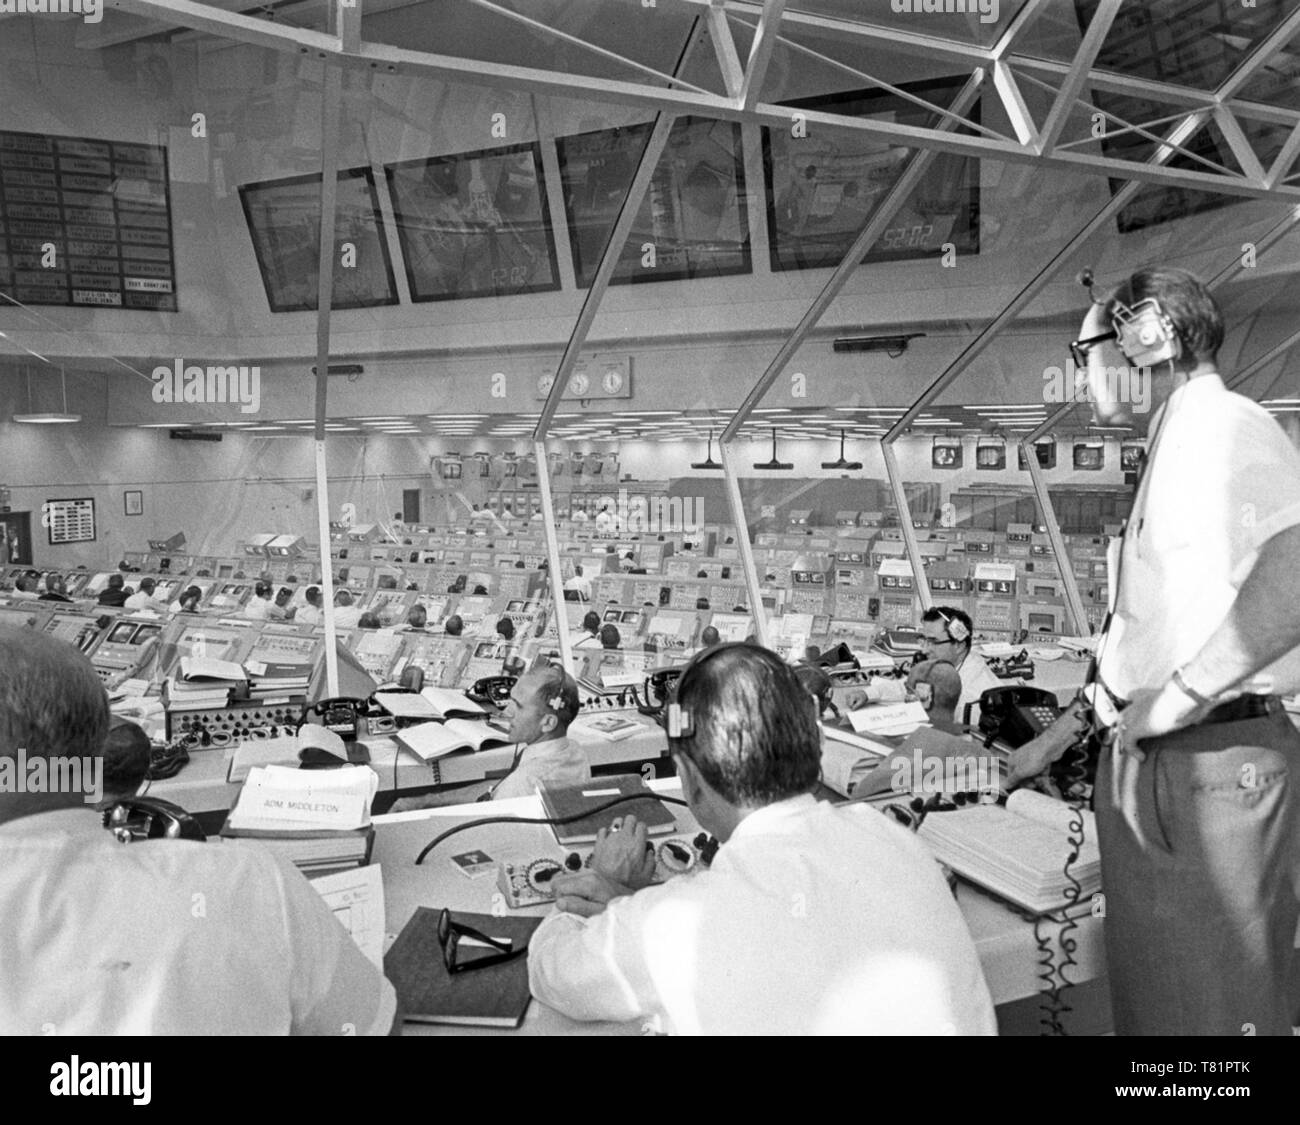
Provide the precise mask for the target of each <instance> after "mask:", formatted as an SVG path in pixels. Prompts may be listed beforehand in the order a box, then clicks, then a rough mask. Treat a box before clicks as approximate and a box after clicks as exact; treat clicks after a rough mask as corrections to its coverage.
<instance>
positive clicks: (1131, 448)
mask: <svg viewBox="0 0 1300 1125" xmlns="http://www.w3.org/2000/svg"><path fill="white" fill-rule="evenodd" d="M1146 455H1147V450H1146V446H1145V445H1143V444H1142V443H1141V442H1140V441H1126V442H1122V443H1121V444H1120V447H1119V467H1120V468H1121V469H1122V470H1123V471H1124V472H1126V473H1137V472H1140V471H1141V470H1142V463H1143V462H1144V461H1145V460H1146Z"/></svg>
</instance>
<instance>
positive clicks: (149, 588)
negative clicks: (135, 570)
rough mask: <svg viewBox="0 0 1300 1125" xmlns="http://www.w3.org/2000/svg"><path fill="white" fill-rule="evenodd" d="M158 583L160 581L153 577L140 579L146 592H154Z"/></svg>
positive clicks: (141, 585)
mask: <svg viewBox="0 0 1300 1125" xmlns="http://www.w3.org/2000/svg"><path fill="white" fill-rule="evenodd" d="M157 585H158V583H157V582H155V581H154V580H153V579H152V578H141V579H140V589H141V590H143V591H144V592H145V593H146V594H152V593H153V592H154V589H155V588H156V587H157Z"/></svg>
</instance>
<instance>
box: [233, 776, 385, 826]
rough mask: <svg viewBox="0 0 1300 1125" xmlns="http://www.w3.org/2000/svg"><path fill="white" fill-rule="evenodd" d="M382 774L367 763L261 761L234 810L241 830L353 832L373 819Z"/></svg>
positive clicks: (234, 816)
mask: <svg viewBox="0 0 1300 1125" xmlns="http://www.w3.org/2000/svg"><path fill="white" fill-rule="evenodd" d="M378 789H379V776H378V775H377V774H376V773H375V772H374V771H373V770H371V769H369V768H367V767H365V766H344V767H342V768H340V769H335V770H297V769H286V768H285V767H283V766H255V767H254V768H253V769H252V770H251V771H250V772H249V775H248V780H247V781H246V782H245V783H244V788H243V790H242V791H241V792H240V794H239V803H238V804H237V805H236V806H235V807H234V809H233V810H232V811H231V813H230V821H229V823H230V827H231V828H235V829H238V830H241V831H253V830H256V831H275V830H283V831H295V830H297V831H301V830H305V829H312V830H317V829H319V830H336V831H349V830H352V829H355V828H363V827H365V826H366V825H367V824H369V823H370V804H371V801H372V800H373V799H374V795H375V793H376V792H378Z"/></svg>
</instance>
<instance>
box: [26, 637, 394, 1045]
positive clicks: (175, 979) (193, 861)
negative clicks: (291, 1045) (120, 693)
mask: <svg viewBox="0 0 1300 1125" xmlns="http://www.w3.org/2000/svg"><path fill="white" fill-rule="evenodd" d="M108 719H109V716H108V701H107V698H106V696H105V694H104V689H103V685H102V684H101V683H100V681H99V678H98V676H97V675H96V673H95V670H94V668H93V667H92V665H91V663H90V661H89V660H88V659H87V658H86V657H84V656H83V655H81V653H79V652H78V651H77V650H76V648H75V647H74V646H72V645H69V644H67V643H66V642H64V641H59V640H56V639H55V638H53V637H48V636H45V635H42V634H40V633H33V632H32V631H31V630H27V629H24V630H16V629H8V628H3V627H0V764H2V765H3V766H6V767H13V766H15V765H17V764H18V763H19V762H21V761H22V760H23V758H20V757H19V756H20V755H23V756H25V761H26V768H25V769H23V768H22V767H21V766H20V768H19V776H28V775H30V774H31V772H32V767H33V766H34V765H35V764H36V763H37V762H38V761H40V762H44V763H46V764H47V769H48V774H49V776H51V777H53V776H59V777H62V778H68V779H70V780H72V786H78V780H80V782H81V784H80V785H79V787H78V788H72V786H68V787H66V788H64V789H62V790H61V791H57V792H34V791H25V792H14V791H13V790H14V788H15V787H13V786H0V1034H3V1035H41V1034H47V1035H48V1034H59V1035H259V1034H261V1035H267V1034H320V1035H348V1034H359V1035H364V1034H379V1035H382V1034H385V1033H387V1032H388V1031H389V1030H390V1029H392V1028H395V1027H399V1026H400V1021H399V1017H398V1015H397V1004H396V997H395V995H394V992H393V988H392V986H391V985H390V984H389V983H388V982H387V981H386V980H385V979H384V977H383V975H382V974H381V973H380V971H379V969H378V968H377V967H376V966H374V965H372V964H371V963H370V961H369V960H367V959H366V957H365V956H364V954H362V952H361V951H360V949H358V948H357V946H356V944H355V943H354V942H353V940H352V938H351V937H350V936H349V935H348V933H347V931H346V930H344V929H343V927H342V926H340V925H339V923H338V922H337V921H336V920H335V918H334V917H333V915H332V913H331V911H330V910H329V908H328V907H327V906H326V905H325V903H324V901H323V900H322V899H321V898H320V896H319V895H318V894H317V893H316V892H315V891H314V890H312V888H311V886H310V885H309V884H308V883H307V881H306V880H305V879H304V878H303V877H302V875H301V874H300V873H299V872H298V871H297V870H295V869H294V868H293V867H292V866H291V865H289V864H287V863H284V862H282V861H280V860H278V859H276V858H275V857H274V856H273V855H272V854H271V853H270V852H269V851H267V850H266V849H264V848H262V847H261V846H260V845H258V844H257V843H255V842H253V841H244V842H243V843H241V844H240V846H238V847H231V846H229V845H226V846H222V845H219V844H212V843H207V844H202V843H195V842H192V841H189V840H168V839H159V840H148V841H141V842H138V843H133V844H129V845H127V846H125V847H123V845H122V844H119V843H118V842H117V840H116V839H115V838H114V837H113V836H112V835H111V834H110V833H108V832H106V831H104V829H103V828H102V827H101V825H100V814H99V813H98V812H96V811H95V809H94V801H95V799H96V798H97V796H98V795H102V788H103V784H102V783H103V773H102V769H101V768H100V767H102V763H101V760H100V753H101V750H102V747H103V744H104V740H105V735H106V732H107V730H108ZM56 763H57V766H56ZM56 768H57V769H58V771H59V772H58V774H57V775H56V774H55V772H54V771H55V769H56ZM6 772H9V770H6ZM92 779H93V781H94V782H95V784H92V785H90V786H87V785H85V784H84V783H85V782H86V781H89V780H92ZM56 788H57V787H56ZM95 789H99V790H100V791H101V792H100V794H97V793H95V792H94V791H93V790H95ZM248 845H251V846H248ZM74 981H75V982H76V983H75V986H73V985H72V984H71V983H70V982H74Z"/></svg>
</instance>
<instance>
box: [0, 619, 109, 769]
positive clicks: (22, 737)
mask: <svg viewBox="0 0 1300 1125" xmlns="http://www.w3.org/2000/svg"><path fill="white" fill-rule="evenodd" d="M107 732H108V695H107V693H106V692H105V691H104V685H103V684H102V683H101V682H100V679H99V675H98V674H97V673H96V671H95V666H94V665H93V664H91V662H90V661H89V660H88V659H87V658H86V657H85V656H83V655H82V654H81V653H80V652H78V651H77V649H76V648H74V647H73V646H72V645H70V644H68V642H67V641H60V640H55V639H54V638H53V637H51V636H48V635H47V634H45V633H37V632H34V631H33V630H31V629H14V628H10V627H7V626H0V756H3V757H12V756H15V755H16V754H17V752H18V750H19V748H23V749H25V750H26V751H27V756H28V757H29V758H35V757H43V758H48V757H51V756H54V755H62V756H66V757H73V758H89V757H98V755H99V752H100V750H101V749H102V748H103V745H104V735H105V734H106V733H107Z"/></svg>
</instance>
